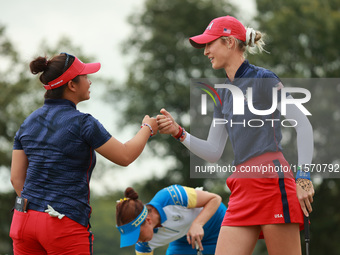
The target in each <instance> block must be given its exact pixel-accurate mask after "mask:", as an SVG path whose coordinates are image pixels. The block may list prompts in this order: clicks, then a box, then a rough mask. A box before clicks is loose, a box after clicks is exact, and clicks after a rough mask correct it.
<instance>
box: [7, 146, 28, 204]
mask: <svg viewBox="0 0 340 255" xmlns="http://www.w3.org/2000/svg"><path fill="white" fill-rule="evenodd" d="M27 167H28V159H27V156H26V154H25V152H24V150H13V151H12V165H11V183H12V186H13V188H14V190H15V192H16V193H17V195H18V196H19V197H20V196H21V191H22V189H23V188H24V184H25V179H26V173H27Z"/></svg>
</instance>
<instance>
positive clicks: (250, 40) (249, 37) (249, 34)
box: [246, 27, 256, 47]
mask: <svg viewBox="0 0 340 255" xmlns="http://www.w3.org/2000/svg"><path fill="white" fill-rule="evenodd" d="M255 37H256V31H255V30H254V29H253V28H251V27H248V28H247V31H246V45H249V46H250V47H254V46H255Z"/></svg>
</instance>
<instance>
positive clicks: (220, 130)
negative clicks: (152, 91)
mask: <svg viewBox="0 0 340 255" xmlns="http://www.w3.org/2000/svg"><path fill="white" fill-rule="evenodd" d="M161 113H162V115H158V116H157V122H158V128H159V132H160V133H161V134H171V135H172V136H175V135H176V134H177V133H178V128H179V125H178V124H177V123H176V121H175V120H174V119H173V117H172V116H171V114H170V113H169V112H167V111H166V110H165V109H162V110H161ZM227 139H228V132H227V129H226V128H225V125H214V122H212V123H211V126H210V129H209V134H208V138H207V140H202V139H199V138H197V137H195V136H193V135H190V134H189V133H188V132H187V134H186V135H185V137H184V140H183V141H182V143H183V145H184V146H185V147H187V148H188V149H189V150H190V151H191V152H192V153H194V154H195V155H197V156H198V157H200V158H202V159H204V160H206V161H208V162H211V163H213V162H216V161H217V160H219V159H220V158H221V156H222V153H223V151H224V148H225V145H226V142H227Z"/></svg>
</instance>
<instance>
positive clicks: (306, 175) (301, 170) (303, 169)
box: [295, 165, 310, 180]
mask: <svg viewBox="0 0 340 255" xmlns="http://www.w3.org/2000/svg"><path fill="white" fill-rule="evenodd" d="M297 170H298V171H297V173H296V177H295V179H296V180H297V179H308V180H310V172H309V168H308V166H305V165H302V166H299V167H298V168H297Z"/></svg>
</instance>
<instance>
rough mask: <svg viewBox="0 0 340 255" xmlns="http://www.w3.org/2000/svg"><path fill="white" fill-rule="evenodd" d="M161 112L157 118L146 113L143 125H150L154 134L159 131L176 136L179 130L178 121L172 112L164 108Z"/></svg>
mask: <svg viewBox="0 0 340 255" xmlns="http://www.w3.org/2000/svg"><path fill="white" fill-rule="evenodd" d="M160 113H161V114H159V115H157V117H156V118H153V117H150V116H149V115H146V116H145V117H144V119H143V122H142V125H143V124H147V125H150V127H151V129H152V131H153V135H155V134H157V131H159V133H160V134H170V135H172V136H176V135H177V134H178V131H179V125H178V124H177V123H176V121H175V120H174V118H173V117H172V116H171V114H170V113H169V112H168V111H166V110H165V109H164V108H163V109H161V110H160Z"/></svg>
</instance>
